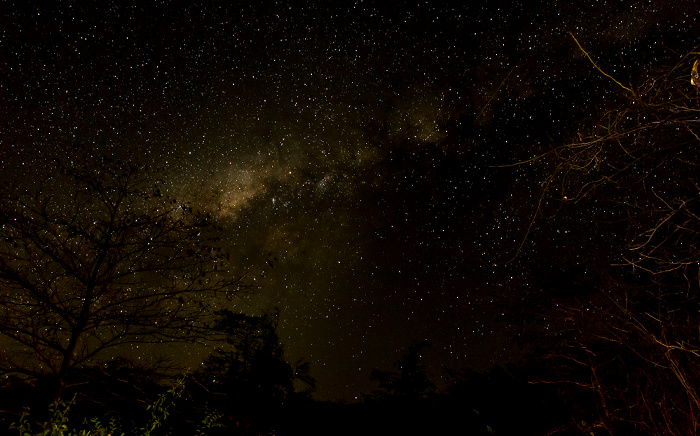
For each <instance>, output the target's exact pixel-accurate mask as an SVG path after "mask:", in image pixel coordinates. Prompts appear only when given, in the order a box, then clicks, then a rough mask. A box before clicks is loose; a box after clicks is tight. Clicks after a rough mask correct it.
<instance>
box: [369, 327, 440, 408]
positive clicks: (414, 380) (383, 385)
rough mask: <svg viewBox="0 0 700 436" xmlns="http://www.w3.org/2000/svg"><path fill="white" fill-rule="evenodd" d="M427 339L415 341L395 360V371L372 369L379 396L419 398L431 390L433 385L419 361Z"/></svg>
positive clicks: (427, 345)
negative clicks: (378, 388) (377, 384)
mask: <svg viewBox="0 0 700 436" xmlns="http://www.w3.org/2000/svg"><path fill="white" fill-rule="evenodd" d="M429 346H430V345H429V344H428V342H427V341H422V342H417V343H415V344H413V345H411V347H409V349H408V351H406V353H405V354H404V355H403V356H402V357H401V358H400V359H399V360H397V361H396V362H394V368H396V370H395V371H380V370H378V369H374V370H372V378H373V379H374V380H376V381H377V382H379V387H380V389H381V391H380V392H379V396H380V397H393V398H400V399H419V398H423V397H425V396H426V395H427V394H428V393H429V392H431V391H432V390H433V389H434V388H435V385H434V384H433V382H431V381H430V379H429V378H428V375H427V373H426V370H425V366H424V365H423V364H422V363H421V359H422V357H423V349H424V348H426V347H429Z"/></svg>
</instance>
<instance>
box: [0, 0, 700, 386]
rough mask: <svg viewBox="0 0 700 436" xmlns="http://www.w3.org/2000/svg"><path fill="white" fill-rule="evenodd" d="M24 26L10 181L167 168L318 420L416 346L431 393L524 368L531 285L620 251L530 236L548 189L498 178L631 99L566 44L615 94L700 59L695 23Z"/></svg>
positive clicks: (287, 6)
mask: <svg viewBox="0 0 700 436" xmlns="http://www.w3.org/2000/svg"><path fill="white" fill-rule="evenodd" d="M30 3H32V2H27V1H21V2H19V1H18V2H9V1H7V2H2V3H1V4H0V75H1V80H0V165H2V167H1V168H2V171H3V172H5V175H4V177H9V176H10V174H12V175H13V176H16V175H17V174H18V171H19V173H21V174H23V177H26V178H31V177H32V176H31V175H32V174H37V175H40V174H43V173H44V171H45V170H46V167H47V165H50V163H49V162H51V159H52V158H53V157H54V156H57V155H58V156H63V153H64V152H63V151H62V150H66V146H67V144H70V143H71V142H72V141H74V140H77V141H81V142H84V143H89V144H92V145H91V146H93V147H95V148H97V149H99V150H101V151H103V152H105V153H108V154H113V155H115V156H117V157H121V158H124V159H129V158H137V157H138V158H140V159H147V160H149V161H150V162H152V163H153V164H155V165H161V166H163V167H165V168H166V170H167V175H168V180H167V183H168V186H169V188H170V189H171V191H172V192H174V193H175V194H176V195H178V196H179V197H181V198H184V199H187V200H189V201H192V202H193V203H195V204H196V205H197V206H198V207H200V208H202V209H204V210H206V211H209V212H211V213H213V214H214V216H215V217H216V219H217V221H218V223H219V224H220V225H221V226H223V228H224V235H225V240H224V244H225V245H226V247H227V249H228V250H229V251H230V252H231V255H232V256H233V258H234V259H235V260H236V262H235V263H236V265H237V266H238V267H239V271H238V272H244V271H249V274H248V276H247V280H248V281H249V283H251V284H254V285H255V286H257V290H256V291H255V292H254V293H252V294H250V295H246V296H242V297H241V298H240V300H239V301H238V302H237V303H236V306H235V307H234V308H233V309H235V310H240V311H245V312H246V313H250V314H260V313H263V312H265V311H273V310H274V309H275V308H278V309H279V310H280V328H279V333H280V338H281V340H282V342H283V343H284V346H285V351H286V354H287V357H288V360H290V361H292V362H294V361H296V360H298V359H305V360H308V361H310V362H311V364H312V366H311V371H312V375H313V376H315V377H316V378H317V379H318V387H317V393H316V395H317V397H318V398H320V399H345V400H353V399H354V398H355V397H359V396H361V395H362V394H363V393H367V392H369V391H371V390H372V389H373V388H374V387H376V384H375V383H374V382H373V381H372V380H371V379H370V373H371V370H372V369H373V368H379V369H389V368H390V367H391V363H392V362H394V361H395V360H397V359H398V358H399V357H400V356H401V355H402V354H403V353H404V352H405V351H406V350H407V349H408V347H409V346H410V345H411V344H413V343H416V342H418V341H422V340H427V341H428V342H429V343H430V345H431V346H430V348H428V349H426V352H425V363H426V365H427V366H428V370H429V373H430V375H431V377H432V378H433V380H434V381H435V382H436V384H437V385H438V386H441V385H444V384H445V383H447V382H449V380H450V379H449V371H448V370H453V371H458V370H463V369H476V370H488V369H489V368H490V367H491V366H492V365H494V364H503V363H507V362H512V361H517V360H518V359H521V358H523V356H525V354H526V353H527V352H528V351H531V350H532V348H533V347H534V346H535V345H536V344H534V343H533V342H532V340H531V338H532V337H533V336H537V335H538V334H540V333H543V332H546V331H547V330H548V329H549V328H550V327H552V326H550V317H551V316H553V315H552V314H551V313H552V308H551V307H545V306H541V303H540V302H541V301H542V299H541V296H542V294H543V292H545V291H546V290H545V289H544V288H546V282H547V280H545V279H543V278H542V277H543V275H546V274H547V271H562V270H567V269H571V268H576V267H580V268H582V270H584V271H589V270H592V269H594V268H596V267H597V266H601V265H604V264H607V263H610V261H611V260H613V259H612V258H613V257H614V252H615V248H616V247H617V246H618V245H619V244H620V243H621V242H624V238H625V235H623V234H619V233H617V230H616V229H615V227H614V226H605V225H602V224H600V223H599V221H597V220H596V219H595V218H596V217H600V216H605V217H606V218H611V216H612V215H614V211H610V210H598V209H597V206H596V205H594V204H593V205H592V204H585V205H583V204H580V205H573V206H569V205H565V204H555V203H556V202H549V203H547V204H546V205H545V206H546V207H547V208H548V209H547V212H548V213H549V212H551V214H552V215H553V216H555V217H554V218H551V219H547V218H540V219H538V220H537V221H535V223H534V224H533V225H532V226H530V224H531V220H532V218H533V216H534V214H535V211H536V209H537V206H538V202H539V198H540V196H541V194H542V188H543V185H542V181H543V180H544V179H545V178H546V176H547V174H548V171H551V165H549V164H547V163H546V162H542V161H541V160H533V161H531V162H530V163H527V164H523V165H516V166H508V165H509V164H512V163H516V162H519V161H524V160H528V159H531V158H532V157H534V156H537V155H539V154H541V153H544V152H546V151H548V150H550V149H551V148H553V147H555V146H557V145H562V144H565V143H567V142H571V141H572V140H573V139H574V138H575V135H576V134H577V133H579V132H580V133H583V134H585V133H586V132H587V131H589V130H590V128H591V126H592V125H593V123H594V122H595V120H596V119H598V118H600V116H601V114H602V113H603V112H604V111H606V110H609V109H611V108H614V107H615V103H616V102H619V101H620V100H621V98H622V96H621V92H620V91H621V90H620V88H619V87H618V86H617V85H615V83H614V82H612V81H611V80H609V79H607V78H605V77H603V76H602V75H601V74H599V73H598V72H597V71H596V70H595V69H594V67H593V66H592V64H591V63H590V61H589V60H588V59H586V57H585V56H584V55H583V54H582V53H581V51H580V50H579V48H578V46H577V45H576V43H575V41H574V40H573V38H571V35H570V33H572V34H574V35H575V36H576V38H577V39H578V41H579V42H580V43H581V44H582V46H583V47H585V48H586V50H587V51H588V52H589V53H590V54H591V56H593V58H594V59H596V62H598V63H599V65H600V66H601V67H602V68H603V69H604V70H606V72H608V73H610V74H611V75H613V76H615V77H616V78H617V79H618V80H620V81H621V82H623V83H629V82H630V81H632V82H638V81H640V80H643V79H644V78H645V77H646V76H647V75H648V74H649V72H650V71H651V67H653V66H659V65H672V64H674V63H675V62H677V61H678V60H679V59H680V58H681V57H682V56H683V55H684V54H686V53H688V52H689V51H691V50H693V49H694V48H695V47H696V46H697V44H698V36H700V35H699V34H700V25H699V23H698V20H697V19H698V4H697V3H696V2H694V1H676V2H668V1H666V0H663V1H662V0H649V1H573V2H564V1H554V0H552V1H549V2H546V1H542V2H507V1H488V2H486V1H484V2H481V3H482V4H483V6H467V4H468V3H474V2H441V1H420V2H418V1H414V2H373V1H357V2H337V3H338V4H339V5H338V6H330V5H327V4H325V3H326V2H318V4H314V3H312V2H301V1H298V2H297V1H279V2H271V1H259V2H255V5H254V6H238V5H235V3H237V2H223V1H222V2H200V1H193V2H177V1H174V2H166V1H158V2H151V1H135V0H132V1H123V2H120V1H113V2H69V1H55V2H51V3H53V5H52V6H41V7H38V6H32V5H31V4H30ZM42 3H43V2H42ZM333 3H336V2H333ZM452 3H454V4H452ZM688 71H690V65H689V67H688ZM63 157H65V156H63ZM18 169H19V170H18ZM601 207H603V206H601ZM557 211H558V213H557V214H556V215H554V212H557ZM612 218H614V217H612ZM610 221H613V220H610V219H608V220H607V221H606V222H610ZM528 229H529V231H528ZM524 238H526V239H525V240H524ZM523 241H524V243H523ZM268 260H269V261H270V263H272V266H270V265H269V264H268V262H267V261H268ZM538 304H540V306H538ZM524 313H528V314H529V315H528V316H524V315H523V314H524ZM173 351H174V353H175V354H176V355H177V358H178V359H182V360H184V361H185V362H187V364H188V365H193V366H194V365H198V364H199V362H201V358H202V355H203V353H204V352H203V351H202V350H199V349H194V348H192V347H183V348H179V347H178V348H176V349H174V350H173ZM139 357H144V358H146V357H148V356H147V355H143V356H139Z"/></svg>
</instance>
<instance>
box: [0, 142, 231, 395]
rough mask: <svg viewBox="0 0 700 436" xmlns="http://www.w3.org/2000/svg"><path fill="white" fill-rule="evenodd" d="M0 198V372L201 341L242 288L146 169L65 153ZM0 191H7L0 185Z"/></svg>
mask: <svg viewBox="0 0 700 436" xmlns="http://www.w3.org/2000/svg"><path fill="white" fill-rule="evenodd" d="M70 154H71V156H70V157H69V158H66V159H62V160H60V161H58V162H57V163H56V166H55V169H54V170H52V171H51V174H50V175H48V176H46V177H44V178H42V179H41V180H28V181H27V183H24V184H19V183H15V184H13V186H12V187H7V186H6V189H5V191H4V192H2V194H1V195H2V197H1V198H0V236H1V237H0V344H1V345H2V347H3V349H4V350H5V352H4V353H3V354H2V355H1V356H0V369H1V370H2V373H5V374H9V373H15V374H22V375H24V376H30V377H38V376H42V375H44V376H45V375H49V376H52V377H54V378H55V381H56V382H57V387H58V388H57V389H58V392H60V390H61V387H62V386H63V384H64V382H65V380H66V377H67V376H68V375H69V373H71V372H72V371H74V370H75V369H77V368H79V367H81V366H83V365H85V364H90V363H94V362H95V361H98V360H99V359H100V358H104V357H108V356H109V355H110V354H111V353H114V352H116V351H117V350H118V349H119V347H123V346H125V345H128V344H151V343H161V342H165V341H201V340H203V339H205V338H206V335H207V334H208V333H209V323H210V322H211V321H210V319H211V318H210V314H211V313H212V311H211V310H210V309H215V307H212V306H216V303H217V302H218V301H221V298H226V297H230V296H232V295H233V294H234V293H235V292H236V291H238V290H240V289H241V288H242V285H241V277H233V276H232V275H231V274H230V273H229V271H228V266H227V262H226V261H227V259H228V256H227V255H226V254H225V253H224V252H223V251H222V250H221V248H219V246H218V245H217V242H218V240H217V237H216V231H217V230H220V229H217V228H216V226H215V225H213V223H212V222H211V221H212V220H211V218H210V217H208V216H207V215H204V214H200V213H197V212H196V211H193V210H192V208H191V207H190V206H189V205H188V204H185V203H182V202H179V201H177V200H176V199H174V198H172V197H170V196H168V195H165V193H164V192H163V186H162V185H163V183H162V181H161V180H159V178H158V174H159V172H158V171H154V170H151V169H149V168H148V167H147V166H145V165H140V164H133V163H127V162H123V161H120V160H117V159H113V158H109V157H105V156H101V155H93V154H91V152H90V151H89V150H87V149H86V148H84V147H79V146H73V147H72V148H71V150H70ZM8 185H9V184H8Z"/></svg>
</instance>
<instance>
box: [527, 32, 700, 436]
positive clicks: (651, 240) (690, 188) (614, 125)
mask: <svg viewBox="0 0 700 436" xmlns="http://www.w3.org/2000/svg"><path fill="white" fill-rule="evenodd" d="M574 39H575V38H574ZM576 42H577V43H578V41H576ZM579 47H580V48H581V50H583V48H582V47H581V46H580V45H579ZM584 53H585V54H586V56H587V57H588V58H589V59H590V60H591V62H593V64H594V66H595V68H596V69H597V70H598V71H600V72H601V73H603V75H604V76H606V77H608V78H610V79H612V81H613V82H614V83H615V84H616V85H618V86H619V88H620V89H621V91H622V94H623V95H622V98H621V100H620V104H619V106H618V107H616V108H615V109H614V110H612V111H610V112H608V113H606V114H605V115H604V116H603V117H601V119H600V121H599V123H598V124H597V125H596V126H594V127H593V128H592V129H591V130H590V132H589V134H587V135H583V134H580V135H579V137H578V138H576V140H575V141H573V142H572V143H570V144H566V145H563V146H561V147H557V148H555V149H553V150H551V151H549V152H548V153H547V154H546V157H547V159H546V161H547V162H549V164H550V165H551V166H552V168H553V170H552V171H551V173H550V174H549V176H548V177H547V178H546V180H545V181H544V186H545V189H544V191H543V194H542V197H541V199H540V202H539V205H538V208H539V210H538V214H537V215H536V217H537V216H541V211H542V210H543V209H545V208H551V209H557V210H563V209H564V208H565V205H566V204H567V203H572V202H576V203H580V204H588V205H590V206H591V209H593V208H594V207H595V208H596V209H598V210H602V211H605V214H607V215H606V217H605V218H606V219H608V220H617V221H618V225H619V223H622V224H623V225H622V226H619V228H623V235H625V237H626V238H627V241H626V242H627V244H626V246H625V248H624V249H623V251H622V252H621V253H620V254H619V259H620V261H619V262H618V264H617V265H616V266H617V267H619V268H618V270H617V273H616V276H615V280H612V281H609V282H608V283H603V284H601V285H600V288H599V289H598V292H599V293H598V294H596V300H595V301H594V300H591V301H589V302H588V303H584V304H581V303H580V302H576V303H575V305H570V306H569V308H568V310H569V311H570V312H571V311H572V310H574V309H575V311H576V314H577V318H576V321H577V325H581V323H583V322H586V319H588V320H589V321H590V320H592V316H593V315H589V311H588V309H590V312H591V313H592V312H593V311H594V310H595V311H596V312H597V313H601V312H602V313H605V314H606V318H605V328H604V329H602V330H601V331H599V332H597V333H596V335H595V336H596V337H592V336H590V337H589V338H587V342H585V343H584V342H580V341H579V342H576V343H574V342H571V343H570V344H569V345H570V347H569V348H570V349H572V350H575V351H574V352H567V353H568V354H566V359H563V360H567V361H568V362H569V363H568V364H567V365H568V366H569V367H572V365H571V362H574V363H576V365H578V366H579V367H585V368H588V370H589V373H588V375H587V377H588V379H589V380H590V383H588V384H587V385H586V386H585V387H586V388H587V389H588V390H589V391H590V393H591V395H594V396H595V399H596V403H597V406H598V410H597V414H598V418H596V419H597V421H595V422H597V423H599V424H600V423H604V424H605V425H604V426H602V427H601V428H604V430H602V431H604V432H608V431H610V430H609V429H610V428H616V427H618V428H619V426H623V427H622V428H624V429H625V433H627V434H631V433H635V434H666V435H668V434H677V435H681V434H697V433H698V431H699V430H700V427H698V426H697V422H698V417H699V416H700V371H698V370H697V368H698V367H699V365H700V331H699V330H698V325H700V312H699V311H698V307H699V305H700V275H699V272H700V180H699V177H700V103H699V101H700V100H699V96H698V88H697V82H696V77H697V65H698V62H697V61H696V62H695V63H694V64H693V59H692V55H693V54H695V55H697V54H698V53H697V52H691V53H690V54H688V55H686V56H679V57H678V58H679V59H680V60H679V61H678V62H677V63H676V64H675V65H673V66H670V67H664V68H660V69H658V70H656V71H654V70H650V71H649V72H648V78H647V79H646V80H644V81H643V82H642V84H641V85H638V86H635V85H632V84H630V85H628V86H625V85H622V84H621V83H620V82H619V81H617V80H616V79H614V78H612V76H610V75H608V74H606V73H604V72H603V69H601V68H600V67H598V65H596V64H595V61H593V59H592V58H591V57H590V56H589V55H588V53H586V52H585V51H584ZM678 58H677V59H678ZM543 157H544V156H543ZM552 205H553V207H548V206H552ZM534 219H535V218H533V220H534ZM581 307H585V308H586V310H585V311H582V310H581V309H580V308H581ZM582 344H584V345H582ZM594 345H595V346H596V347H598V350H599V351H596V352H593V351H592V350H594ZM602 349H605V350H606V351H605V352H602V351H600V350H602ZM611 350H613V351H611ZM562 355H564V354H562ZM577 356H579V357H580V356H583V357H585V359H581V358H579V359H578V360H576V359H577ZM611 362H615V364H614V365H612V364H611ZM559 371H560V372H561V371H562V367H559ZM562 373H564V372H562ZM568 382H569V383H572V382H573V381H572V380H568ZM579 386H584V385H583V384H580V383H579Z"/></svg>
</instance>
